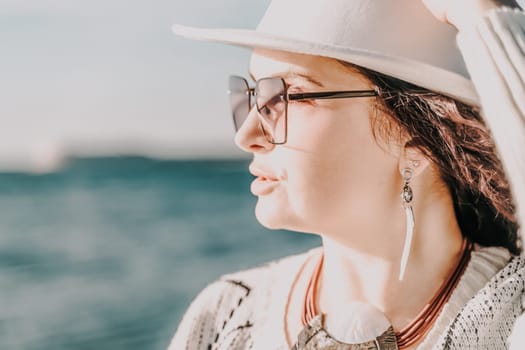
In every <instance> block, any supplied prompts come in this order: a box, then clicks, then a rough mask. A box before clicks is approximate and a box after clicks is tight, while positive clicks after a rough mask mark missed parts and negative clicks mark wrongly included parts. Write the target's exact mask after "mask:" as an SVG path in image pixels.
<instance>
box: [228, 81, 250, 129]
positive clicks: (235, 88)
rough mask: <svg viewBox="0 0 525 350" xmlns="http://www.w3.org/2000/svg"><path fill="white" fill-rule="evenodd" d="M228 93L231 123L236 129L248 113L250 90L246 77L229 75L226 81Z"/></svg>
mask: <svg viewBox="0 0 525 350" xmlns="http://www.w3.org/2000/svg"><path fill="white" fill-rule="evenodd" d="M228 94H229V95H230V106H231V109H232V116H233V124H234V125H235V131H237V130H239V129H240V128H241V126H242V124H243V123H244V121H245V120H246V118H247V117H248V113H250V107H251V106H250V90H249V87H248V82H247V81H246V79H244V78H241V77H238V76H231V77H230V79H229V82H228Z"/></svg>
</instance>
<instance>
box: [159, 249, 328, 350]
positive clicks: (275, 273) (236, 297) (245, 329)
mask: <svg viewBox="0 0 525 350" xmlns="http://www.w3.org/2000/svg"><path fill="white" fill-rule="evenodd" d="M317 249H318V248H316V249H313V250H310V251H308V252H306V253H302V254H297V255H291V256H287V257H284V258H281V259H278V260H273V261H270V262H267V263H265V264H263V265H260V266H257V267H255V268H251V269H247V270H241V271H237V272H234V273H229V274H226V275H223V276H221V277H219V278H218V279H217V280H216V281H214V282H212V283H211V284H209V285H208V286H207V287H206V288H204V289H203V290H202V291H201V292H200V293H199V294H198V295H197V297H196V298H195V299H194V300H193V301H192V303H191V305H190V306H189V308H188V310H187V311H186V313H185V315H184V317H183V319H182V322H181V323H180V325H179V327H178V329H177V332H176V333H175V336H174V337H173V339H172V342H171V344H170V347H169V349H201V348H206V346H213V347H214V348H217V347H219V346H221V344H230V345H231V344H236V346H238V347H239V348H244V347H247V345H248V344H249V342H250V341H251V332H252V328H253V327H254V326H257V324H258V323H259V322H260V320H261V319H262V318H264V314H265V312H266V311H267V310H268V309H269V307H270V304H271V302H274V301H275V299H276V297H275V294H276V293H279V290H283V289H286V287H287V282H288V281H290V280H291V279H292V278H293V277H294V275H295V273H296V272H297V271H298V270H299V268H300V266H302V264H303V263H304V261H305V260H306V259H307V258H308V256H310V254H314V253H315V251H316V250H317ZM231 342H235V343H231ZM222 346H224V345H222Z"/></svg>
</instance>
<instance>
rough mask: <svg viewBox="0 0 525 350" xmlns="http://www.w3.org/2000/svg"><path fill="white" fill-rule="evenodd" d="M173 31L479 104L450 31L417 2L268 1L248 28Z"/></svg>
mask: <svg viewBox="0 0 525 350" xmlns="http://www.w3.org/2000/svg"><path fill="white" fill-rule="evenodd" d="M458 1H459V0H458ZM173 31H174V32H175V33H176V34H179V35H181V36H184V37H187V38H190V39H196V40H204V41H211V42H220V43H226V44H231V45H236V46H243V47H249V48H267V49H273V50H279V51H287V52H294V53H302V54H310V55H318V56H325V57H332V58H335V59H339V60H343V61H346V62H350V63H353V64H356V65H359V66H362V67H365V68H368V69H372V70H375V71H378V72H380V73H383V74H386V75H390V76H392V77H395V78H399V79H402V80H404V81H407V82H410V83H413V84H416V85H418V86H421V87H424V88H427V89H429V90H432V91H435V92H439V93H442V94H444V95H447V96H450V97H454V98H456V99H458V100H461V101H462V102H465V103H468V104H471V105H475V106H479V98H478V95H477V93H476V90H475V89H474V86H473V84H472V82H471V81H470V77H469V75H468V72H467V70H466V67H465V64H464V61H463V58H462V56H461V53H460V52H459V50H458V48H457V45H456V30H455V29H454V28H453V27H452V26H451V25H449V24H445V23H443V22H440V21H439V20H437V19H436V18H434V16H433V15H432V14H431V13H430V12H429V11H428V10H427V9H426V7H425V6H424V5H423V4H422V1H421V0H273V1H272V2H271V4H270V6H269V7H268V9H267V11H266V13H265V15H264V17H263V19H262V20H261V22H260V23H259V25H258V26H257V29H255V30H246V29H225V28H195V27H188V26H183V25H180V24H175V25H174V26H173Z"/></svg>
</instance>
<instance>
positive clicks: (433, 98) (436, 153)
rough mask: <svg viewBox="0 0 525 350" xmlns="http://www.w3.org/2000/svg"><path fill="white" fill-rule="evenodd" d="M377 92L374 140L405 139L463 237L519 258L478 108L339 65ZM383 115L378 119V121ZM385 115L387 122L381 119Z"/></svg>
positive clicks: (509, 204)
mask: <svg viewBox="0 0 525 350" xmlns="http://www.w3.org/2000/svg"><path fill="white" fill-rule="evenodd" d="M339 62H340V63H341V64H343V65H344V66H345V67H346V68H347V69H350V70H352V71H357V72H358V73H360V74H361V75H363V76H364V77H366V78H367V79H368V80H370V81H371V83H372V84H374V85H375V86H376V88H377V90H378V93H379V98H378V99H377V101H378V103H377V108H379V109H380V110H381V111H383V112H384V113H382V114H378V115H377V116H376V117H375V118H373V119H374V120H373V124H372V126H373V127H372V129H373V131H374V137H376V138H378V137H379V138H381V139H383V140H385V137H387V139H391V138H392V137H397V138H398V139H399V137H402V138H405V139H408V140H410V141H409V142H408V144H407V145H408V146H412V147H416V148H417V149H419V150H420V151H421V152H422V153H423V154H424V155H425V156H426V157H427V159H429V160H430V161H431V162H433V163H434V164H435V166H436V167H437V169H438V170H439V174H440V177H441V179H442V180H443V182H444V183H445V185H446V186H447V188H448V190H449V191H450V193H451V195H452V199H453V202H454V210H455V213H456V218H457V220H458V224H459V227H460V229H461V232H462V234H463V236H464V237H466V238H468V239H470V240H471V241H473V242H476V243H478V244H480V245H483V246H501V247H505V248H507V249H508V250H509V251H510V252H511V253H513V254H519V253H520V251H521V247H520V246H521V244H520V242H519V240H518V223H517V219H516V215H515V214H516V213H515V206H514V204H513V201H512V197H511V192H510V186H509V183H508V181H507V179H506V177H505V172H504V171H503V167H502V164H501V161H500V159H499V158H498V155H497V151H496V147H495V145H494V142H493V140H492V137H491V134H490V132H489V130H488V128H487V127H486V125H485V123H484V121H483V119H482V117H481V115H480V111H479V109H477V108H475V107H473V106H470V105H467V104H465V103H462V102H460V101H458V100H455V99H453V98H451V97H447V96H444V95H442V94H439V93H436V92H433V91H430V90H427V89H424V88H421V87H419V86H416V85H413V84H410V83H408V82H406V81H403V80H399V79H396V78H393V77H390V76H387V75H384V74H381V73H378V72H376V71H372V70H369V69H366V68H363V67H359V66H355V65H353V64H350V63H347V62H344V61H339ZM381 115H383V117H381ZM385 115H386V116H387V117H386V118H385V117H384V116H385Z"/></svg>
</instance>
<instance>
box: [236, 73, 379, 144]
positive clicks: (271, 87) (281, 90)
mask: <svg viewBox="0 0 525 350" xmlns="http://www.w3.org/2000/svg"><path fill="white" fill-rule="evenodd" d="M228 95H229V96H230V105H231V110H232V116H233V123H234V126H235V131H236V132H237V131H239V129H240V128H241V127H242V125H243V123H244V122H245V121H246V119H247V117H248V114H249V113H250V111H251V109H252V108H253V106H254V105H255V107H256V108H257V116H258V117H259V126H260V127H261V129H262V131H263V133H264V136H265V137H266V140H268V142H270V143H273V144H274V145H283V144H285V143H286V137H287V129H288V125H287V124H288V122H287V121H288V102H289V101H304V100H324V99H336V98H356V97H370V96H377V95H378V93H377V91H375V90H348V91H320V92H301V93H288V91H287V87H286V82H285V81H284V79H283V78H280V77H271V78H262V79H259V80H257V81H256V82H255V87H254V88H250V86H249V85H248V81H247V80H246V79H245V78H243V77H239V76H235V75H232V76H230V78H229V82H228Z"/></svg>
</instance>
